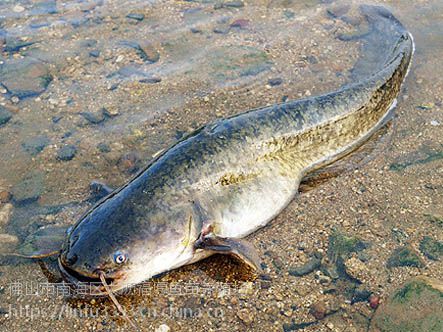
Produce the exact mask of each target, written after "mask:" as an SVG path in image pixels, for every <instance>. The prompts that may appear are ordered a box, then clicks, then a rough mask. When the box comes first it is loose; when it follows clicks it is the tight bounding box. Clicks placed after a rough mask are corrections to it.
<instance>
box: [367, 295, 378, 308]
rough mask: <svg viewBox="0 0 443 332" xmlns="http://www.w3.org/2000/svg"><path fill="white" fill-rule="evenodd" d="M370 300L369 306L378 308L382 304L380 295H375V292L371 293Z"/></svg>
mask: <svg viewBox="0 0 443 332" xmlns="http://www.w3.org/2000/svg"><path fill="white" fill-rule="evenodd" d="M368 302H369V306H370V307H371V308H372V309H377V308H378V306H379V305H380V296H378V295H375V294H371V296H369V299H368Z"/></svg>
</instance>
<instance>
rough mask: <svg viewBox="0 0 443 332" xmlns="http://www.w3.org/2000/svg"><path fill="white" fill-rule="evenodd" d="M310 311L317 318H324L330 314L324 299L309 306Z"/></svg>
mask: <svg viewBox="0 0 443 332" xmlns="http://www.w3.org/2000/svg"><path fill="white" fill-rule="evenodd" d="M309 313H310V314H311V315H312V316H314V317H315V319H317V320H322V319H323V318H325V317H326V315H327V314H328V308H327V306H326V303H324V302H323V301H318V302H316V303H314V304H313V305H311V307H310V308H309Z"/></svg>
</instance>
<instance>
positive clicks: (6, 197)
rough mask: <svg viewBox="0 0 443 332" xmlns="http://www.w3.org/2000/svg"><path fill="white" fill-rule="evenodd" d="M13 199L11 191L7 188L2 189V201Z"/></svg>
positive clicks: (0, 193)
mask: <svg viewBox="0 0 443 332" xmlns="http://www.w3.org/2000/svg"><path fill="white" fill-rule="evenodd" d="M10 200H11V193H10V192H9V191H7V190H3V189H0V203H8V202H9V201H10Z"/></svg>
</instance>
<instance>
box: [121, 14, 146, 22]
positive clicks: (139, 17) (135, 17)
mask: <svg viewBox="0 0 443 332" xmlns="http://www.w3.org/2000/svg"><path fill="white" fill-rule="evenodd" d="M126 17H127V18H130V19H133V20H136V21H139V22H140V21H143V20H144V19H145V15H144V14H139V13H129V14H128V15H126Z"/></svg>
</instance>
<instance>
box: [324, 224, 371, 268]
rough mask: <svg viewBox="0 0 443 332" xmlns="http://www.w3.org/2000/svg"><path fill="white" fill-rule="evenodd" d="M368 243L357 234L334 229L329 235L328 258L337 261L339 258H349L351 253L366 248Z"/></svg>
mask: <svg viewBox="0 0 443 332" xmlns="http://www.w3.org/2000/svg"><path fill="white" fill-rule="evenodd" d="M367 247H368V245H367V244H366V243H365V242H363V241H361V240H360V239H359V238H357V237H355V236H348V235H345V234H343V233H341V232H340V231H334V232H333V233H332V234H331V236H329V246H328V258H329V260H330V262H337V260H338V259H339V258H341V259H346V258H349V256H350V255H351V253H353V252H359V251H362V250H364V249H366V248H367Z"/></svg>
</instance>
